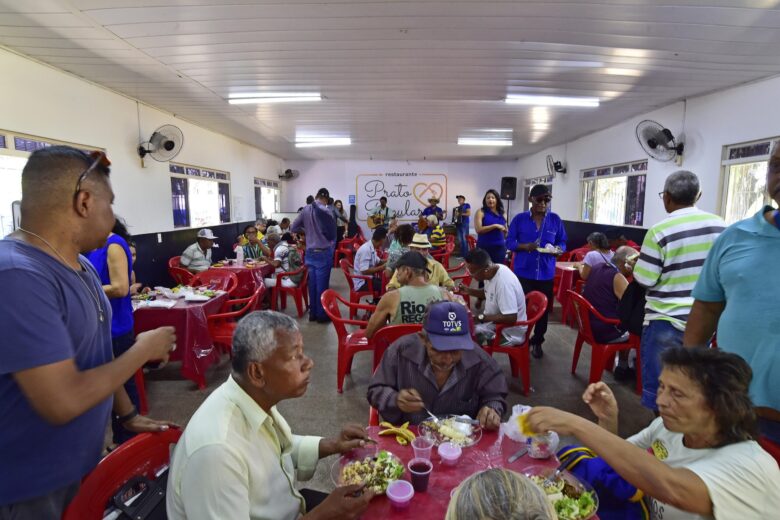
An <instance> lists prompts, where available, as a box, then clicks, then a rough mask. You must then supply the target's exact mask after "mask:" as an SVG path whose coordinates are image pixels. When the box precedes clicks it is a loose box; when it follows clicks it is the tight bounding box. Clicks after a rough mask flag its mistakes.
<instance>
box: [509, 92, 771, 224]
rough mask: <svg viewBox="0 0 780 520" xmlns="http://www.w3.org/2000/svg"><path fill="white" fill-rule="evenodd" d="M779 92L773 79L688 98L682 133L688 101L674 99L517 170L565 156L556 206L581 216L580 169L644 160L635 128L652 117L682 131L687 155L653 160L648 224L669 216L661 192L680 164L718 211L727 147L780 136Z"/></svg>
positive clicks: (567, 215)
mask: <svg viewBox="0 0 780 520" xmlns="http://www.w3.org/2000/svg"><path fill="white" fill-rule="evenodd" d="M778 92H780V78H772V79H769V80H765V81H761V82H757V83H753V84H749V85H743V86H740V87H735V88H732V89H729V90H725V91H722V92H717V93H714V94H710V95H707V96H702V97H698V98H692V99H689V100H688V102H687V109H686V110H685V128H684V132H683V112H684V105H683V103H675V104H673V105H670V106H667V107H664V108H661V109H658V110H655V111H653V112H649V113H646V114H642V115H641V116H637V117H635V118H632V119H630V120H628V121H625V122H624V123H621V124H618V125H615V126H612V127H610V128H607V129H605V130H602V131H600V132H596V133H594V134H591V135H589V136H587V137H583V138H580V139H577V140H575V141H572V142H569V143H567V144H566V145H561V146H554V147H551V148H548V149H547V150H544V151H542V152H539V153H536V154H534V155H531V156H528V157H524V158H521V159H520V160H519V161H518V162H517V169H516V174H517V176H518V177H520V178H528V177H536V176H539V175H544V172H546V166H545V157H546V156H547V154H552V155H553V157H555V160H565V162H566V166H567V168H568V173H567V174H566V175H561V174H558V176H557V177H556V179H555V181H554V183H553V194H554V198H555V202H554V207H555V211H556V212H558V213H559V214H560V215H561V217H563V218H564V219H567V220H579V217H580V213H579V212H580V180H579V172H580V171H581V170H584V169H588V168H592V167H595V166H606V165H610V164H616V163H623V162H628V161H635V160H638V159H643V158H645V157H646V155H645V153H644V152H643V151H642V149H641V148H640V147H639V144H638V143H637V140H636V136H635V134H634V129H635V128H636V125H637V123H638V122H639V121H641V120H643V119H653V120H655V121H658V122H659V123H661V124H662V125H664V126H666V127H667V128H669V129H670V130H671V131H672V133H673V134H674V135H675V136H677V135H680V134H681V133H683V135H684V139H683V140H684V142H685V155H684V160H683V163H682V166H677V165H676V164H675V163H674V162H669V163H661V162H658V161H655V160H653V159H649V161H648V172H647V192H646V198H645V221H644V227H650V226H651V225H652V224H654V223H655V222H657V221H659V220H661V219H662V218H663V217H664V216H665V215H666V213H665V212H664V209H663V204H662V203H661V201H660V199H659V198H658V196H657V193H658V192H660V191H663V184H664V180H665V179H666V177H668V176H669V174H670V173H672V172H674V171H676V170H678V169H681V168H682V169H686V170H690V171H692V172H694V173H696V175H698V176H699V179H700V181H701V183H702V197H701V199H700V201H699V203H698V206H699V208H701V209H703V210H705V211H711V212H713V213H717V212H718V211H719V209H720V190H721V166H720V164H721V157H722V150H723V146H726V145H731V144H736V143H741V142H745V141H751V140H756V139H762V138H767V137H775V136H777V135H780V103H778V102H777V93H778Z"/></svg>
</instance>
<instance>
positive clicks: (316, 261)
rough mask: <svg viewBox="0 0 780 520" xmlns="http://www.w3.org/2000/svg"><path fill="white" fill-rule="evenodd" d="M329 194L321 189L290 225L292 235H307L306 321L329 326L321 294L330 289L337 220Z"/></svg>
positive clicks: (324, 189)
mask: <svg viewBox="0 0 780 520" xmlns="http://www.w3.org/2000/svg"><path fill="white" fill-rule="evenodd" d="M329 199H330V193H329V192H328V190H327V189H326V188H320V190H319V191H318V192H317V197H316V199H315V200H314V201H313V202H312V203H311V204H308V205H306V206H305V207H304V208H303V210H301V212H300V213H299V214H298V217H296V219H295V222H293V225H292V232H293V233H304V234H305V235H306V260H305V262H306V267H307V268H308V269H309V304H310V307H309V321H317V322H319V323H328V322H330V318H328V315H327V314H325V310H324V309H323V308H322V302H320V295H321V294H322V293H323V292H325V291H326V290H327V289H328V288H329V287H330V269H331V267H333V248H334V247H335V245H336V220H335V219H334V218H333V212H332V210H331V209H330V208H329V207H328V200H329Z"/></svg>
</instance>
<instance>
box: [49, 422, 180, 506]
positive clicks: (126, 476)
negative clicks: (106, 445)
mask: <svg viewBox="0 0 780 520" xmlns="http://www.w3.org/2000/svg"><path fill="white" fill-rule="evenodd" d="M181 434H182V431H181V430H179V429H178V428H171V429H170V430H167V431H164V432H157V433H142V434H140V435H136V436H135V437H133V438H132V439H130V440H129V441H127V442H125V443H123V444H121V445H120V446H119V447H118V448H117V449H115V450H114V451H112V452H111V453H109V454H108V455H106V456H105V457H104V458H103V460H101V461H100V463H99V464H98V465H97V467H96V468H95V469H93V470H92V471H91V472H90V473H89V474H88V475H87V476H86V477H84V480H83V481H82V482H81V487H80V488H79V492H78V494H77V495H76V497H75V498H74V499H73V501H72V502H71V503H70V505H69V506H68V508H67V509H66V510H65V513H64V514H63V516H62V520H101V519H102V518H103V513H104V511H105V509H106V506H107V505H108V501H109V500H110V499H111V497H112V496H113V495H114V494H115V493H116V492H117V491H118V490H119V488H121V487H122V486H123V485H124V484H125V483H126V482H127V481H128V480H130V479H131V478H133V477H137V476H145V477H147V478H149V479H155V478H156V473H157V472H158V471H159V470H160V469H161V468H163V467H165V466H166V465H168V464H169V463H170V460H171V445H172V444H176V443H177V442H179V438H180V437H181Z"/></svg>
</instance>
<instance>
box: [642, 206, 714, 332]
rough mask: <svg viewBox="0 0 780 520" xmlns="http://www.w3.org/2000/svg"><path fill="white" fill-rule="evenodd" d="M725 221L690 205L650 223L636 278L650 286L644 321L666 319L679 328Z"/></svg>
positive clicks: (685, 318) (681, 326)
mask: <svg viewBox="0 0 780 520" xmlns="http://www.w3.org/2000/svg"><path fill="white" fill-rule="evenodd" d="M725 228H726V223H725V222H724V221H723V219H721V218H720V217H719V216H717V215H713V214H712V213H707V212H705V211H701V210H700V209H698V208H695V207H688V208H683V209H678V210H677V211H673V212H672V213H670V214H669V216H668V217H666V218H665V219H664V220H662V221H661V222H659V223H658V224H656V225H655V226H653V227H651V228H650V229H649V230H648V231H647V235H645V241H644V242H643V243H642V251H641V253H640V255H639V261H638V262H637V264H636V267H635V268H634V279H635V280H636V281H637V282H639V283H640V284H641V285H644V286H645V287H647V294H646V298H647V305H645V321H644V323H645V325H647V324H648V323H649V322H650V321H652V320H666V321H668V322H671V324H672V325H673V326H674V327H675V328H676V329H678V330H685V322H686V321H687V320H688V314H689V313H690V311H691V306H692V305H693V297H692V296H691V291H692V290H693V286H694V285H696V280H698V279H699V273H700V272H701V268H702V266H703V265H704V260H705V259H706V258H707V253H709V251H710V249H711V248H712V244H713V242H714V241H715V239H716V238H718V235H720V233H721V231H723V230H724V229H725Z"/></svg>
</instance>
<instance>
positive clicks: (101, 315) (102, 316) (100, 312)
mask: <svg viewBox="0 0 780 520" xmlns="http://www.w3.org/2000/svg"><path fill="white" fill-rule="evenodd" d="M16 229H18V230H19V231H22V232H23V233H26V234H28V235H30V236H34V237H35V238H37V239H38V240H40V241H41V242H43V243H44V244H46V245H47V246H49V249H51V250H52V251H54V254H56V255H57V256H58V257H59V259H60V260H62V263H64V264H65V266H66V267H68V268H69V269H70V270H71V271H73V274H75V275H76V278H78V279H79V281H80V282H81V283H82V284H83V285H84V288H85V289H86V290H87V293H88V294H89V295H90V297H91V298H92V299H93V300H95V305H96V306H97V310H98V318H100V321H101V322H103V321H105V319H106V318H105V314H104V312H103V306H102V305H101V304H100V298H99V297H98V296H97V294H95V292H94V291H93V290H92V289H90V288H89V285H87V282H85V281H84V279H83V278H82V277H81V275H80V274H79V272H78V271H76V270H75V269H73V268H72V267H71V266H70V264H68V261H67V260H65V257H63V256H62V255H61V254H60V252H59V251H57V249H55V247H54V246H53V245H51V244H50V243H49V242H48V241H47V240H46V239H45V238H43V237H42V236H40V235H38V234H37V233H33V232H32V231H27V230H26V229H24V228H22V227H18V228H16ZM77 261H78V263H79V265H80V266H81V268H82V269H83V270H84V271H86V269H84V265H83V264H82V263H81V260H77Z"/></svg>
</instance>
